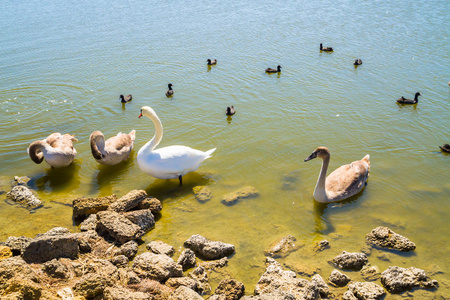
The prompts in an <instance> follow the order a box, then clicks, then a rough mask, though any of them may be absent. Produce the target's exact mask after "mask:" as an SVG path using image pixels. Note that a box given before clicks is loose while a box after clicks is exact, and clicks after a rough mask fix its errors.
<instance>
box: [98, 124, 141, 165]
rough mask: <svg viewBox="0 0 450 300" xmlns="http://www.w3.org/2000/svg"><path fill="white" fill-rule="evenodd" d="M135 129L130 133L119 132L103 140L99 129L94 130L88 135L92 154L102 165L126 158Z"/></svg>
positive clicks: (113, 163)
mask: <svg viewBox="0 0 450 300" xmlns="http://www.w3.org/2000/svg"><path fill="white" fill-rule="evenodd" d="M135 137H136V130H132V131H131V132H130V133H128V134H127V133H122V132H119V133H118V134H117V135H116V136H113V137H110V138H109V139H107V140H106V142H105V136H104V135H103V133H102V132H101V131H98V130H97V131H94V132H93V133H91V136H90V137H89V140H90V144H91V152H92V156H94V158H95V160H97V162H98V163H100V164H102V165H116V164H118V163H120V162H122V161H124V160H127V159H128V157H129V156H130V153H131V150H132V149H133V143H134V139H135Z"/></svg>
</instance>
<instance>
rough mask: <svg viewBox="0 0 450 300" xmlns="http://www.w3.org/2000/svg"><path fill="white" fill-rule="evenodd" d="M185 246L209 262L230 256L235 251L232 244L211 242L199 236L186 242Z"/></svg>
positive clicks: (196, 235)
mask: <svg viewBox="0 0 450 300" xmlns="http://www.w3.org/2000/svg"><path fill="white" fill-rule="evenodd" d="M184 246H185V247H187V248H189V249H191V250H193V251H194V252H195V253H196V254H197V255H200V256H202V257H203V258H205V259H209V260H213V259H220V258H222V257H225V256H229V255H231V254H233V253H234V251H235V248H234V245H232V244H227V243H223V242H219V241H210V240H208V239H207V238H205V237H203V236H201V235H199V234H195V235H193V236H191V237H190V238H189V239H188V240H186V241H185V242H184Z"/></svg>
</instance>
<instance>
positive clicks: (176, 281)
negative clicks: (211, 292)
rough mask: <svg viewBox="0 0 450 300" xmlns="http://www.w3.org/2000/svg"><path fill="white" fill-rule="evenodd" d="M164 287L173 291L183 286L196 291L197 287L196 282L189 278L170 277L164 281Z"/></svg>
mask: <svg viewBox="0 0 450 300" xmlns="http://www.w3.org/2000/svg"><path fill="white" fill-rule="evenodd" d="M166 285H167V286H168V287H170V288H173V289H177V288H178V287H180V286H185V287H188V288H190V289H191V290H194V291H196V290H197V288H198V286H197V281H196V280H194V279H192V278H189V277H172V278H169V279H168V280H167V281H166Z"/></svg>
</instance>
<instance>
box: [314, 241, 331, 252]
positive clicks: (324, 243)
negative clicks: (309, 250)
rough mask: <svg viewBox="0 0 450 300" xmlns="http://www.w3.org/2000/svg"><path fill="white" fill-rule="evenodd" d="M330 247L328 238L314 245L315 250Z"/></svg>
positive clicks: (318, 250)
mask: <svg viewBox="0 0 450 300" xmlns="http://www.w3.org/2000/svg"><path fill="white" fill-rule="evenodd" d="M328 248H330V242H328V241H327V240H322V241H320V242H318V243H317V244H316V245H315V246H314V251H315V252H320V251H322V250H325V249H328Z"/></svg>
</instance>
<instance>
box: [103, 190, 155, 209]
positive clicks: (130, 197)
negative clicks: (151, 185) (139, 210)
mask: <svg viewBox="0 0 450 300" xmlns="http://www.w3.org/2000/svg"><path fill="white" fill-rule="evenodd" d="M146 198H147V193H146V192H145V191H144V190H133V191H130V192H128V194H126V195H125V196H123V197H120V198H119V199H118V200H117V201H115V202H114V203H112V204H111V205H110V206H109V207H108V210H112V211H115V212H126V211H129V210H131V209H133V208H135V207H136V206H138V205H139V203H140V202H141V201H143V200H144V199H146Z"/></svg>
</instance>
